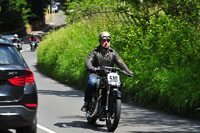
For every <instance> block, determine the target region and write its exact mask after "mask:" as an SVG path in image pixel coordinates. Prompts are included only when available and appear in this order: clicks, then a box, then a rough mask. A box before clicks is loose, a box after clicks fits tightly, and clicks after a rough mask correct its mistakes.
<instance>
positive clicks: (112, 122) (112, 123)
mask: <svg viewBox="0 0 200 133" xmlns="http://www.w3.org/2000/svg"><path fill="white" fill-rule="evenodd" d="M120 115H121V99H116V100H115V101H114V102H113V103H112V105H111V106H110V108H109V113H108V114H107V116H106V126H107V129H108V131H109V132H113V131H115V129H116V128H117V126H118V124H119V120H120Z"/></svg>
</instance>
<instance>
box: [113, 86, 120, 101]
mask: <svg viewBox="0 0 200 133" xmlns="http://www.w3.org/2000/svg"><path fill="white" fill-rule="evenodd" d="M113 94H114V95H115V96H116V98H117V99H121V92H120V91H119V90H118V89H116V88H115V89H113Z"/></svg>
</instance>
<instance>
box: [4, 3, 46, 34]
mask: <svg viewBox="0 0 200 133" xmlns="http://www.w3.org/2000/svg"><path fill="white" fill-rule="evenodd" d="M48 3H49V0H17V1H16V0H1V1H0V29H1V32H4V31H10V30H16V29H19V28H21V27H24V26H25V25H26V24H31V23H32V22H34V21H35V20H38V19H39V20H41V19H43V17H44V10H45V8H46V5H47V4H48Z"/></svg>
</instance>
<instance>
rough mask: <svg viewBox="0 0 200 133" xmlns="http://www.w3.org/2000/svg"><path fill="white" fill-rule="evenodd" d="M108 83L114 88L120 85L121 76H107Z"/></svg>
mask: <svg viewBox="0 0 200 133" xmlns="http://www.w3.org/2000/svg"><path fill="white" fill-rule="evenodd" d="M107 79H108V83H109V84H110V85H113V86H119V85H120V79H119V75H118V74H117V73H109V74H108V75H107Z"/></svg>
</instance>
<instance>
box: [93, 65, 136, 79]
mask: <svg viewBox="0 0 200 133" xmlns="http://www.w3.org/2000/svg"><path fill="white" fill-rule="evenodd" d="M94 69H95V72H98V71H105V72H106V71H107V72H116V71H118V72H120V73H123V74H125V75H127V76H130V77H133V74H130V73H128V72H126V71H124V70H122V69H120V68H117V67H107V66H101V67H95V68H94Z"/></svg>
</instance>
